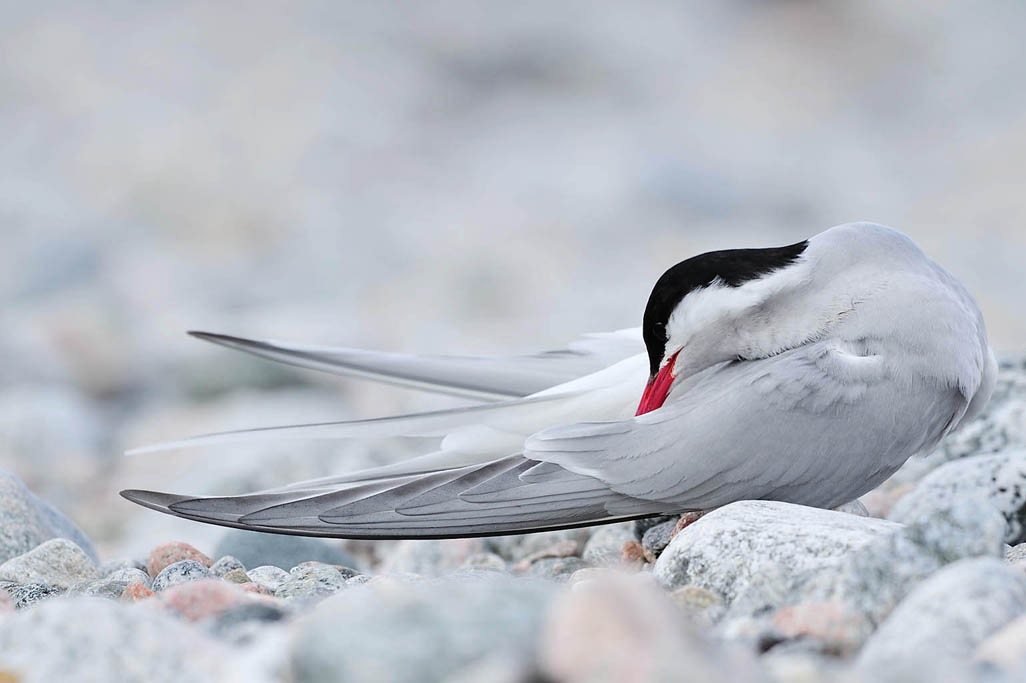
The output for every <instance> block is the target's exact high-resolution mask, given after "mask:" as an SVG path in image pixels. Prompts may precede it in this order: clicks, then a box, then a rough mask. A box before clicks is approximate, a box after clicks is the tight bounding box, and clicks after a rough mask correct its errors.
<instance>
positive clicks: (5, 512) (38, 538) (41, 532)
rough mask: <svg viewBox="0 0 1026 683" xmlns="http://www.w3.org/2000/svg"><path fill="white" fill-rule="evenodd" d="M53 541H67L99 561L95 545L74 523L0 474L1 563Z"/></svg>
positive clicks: (16, 481)
mask: <svg viewBox="0 0 1026 683" xmlns="http://www.w3.org/2000/svg"><path fill="white" fill-rule="evenodd" d="M52 538H66V539H68V540H70V541H72V542H73V543H74V544H75V545H77V546H78V547H79V548H81V549H82V551H83V552H85V554H86V555H88V556H89V558H90V559H91V560H92V561H93V562H96V561H97V560H98V557H97V555H96V550H95V549H94V548H93V544H92V543H91V542H90V541H89V539H88V538H87V537H86V535H85V534H84V533H82V531H81V530H80V529H79V528H78V527H77V526H75V525H74V523H72V522H71V521H70V520H69V519H68V518H67V517H65V516H64V515H62V514H61V513H59V512H58V511H57V510H56V509H54V507H53V506H51V505H50V504H49V503H47V502H46V501H44V500H43V499H41V498H39V497H38V496H37V495H36V494H34V493H32V492H31V491H29V490H28V488H27V487H26V486H25V484H23V483H22V481H21V479H19V478H18V477H16V476H14V475H13V474H11V473H10V472H6V471H4V470H0V562H6V561H7V560H9V559H11V558H12V557H17V556H18V555H24V554H25V553H27V552H29V551H30V550H32V549H33V548H35V547H36V546H38V545H39V544H40V543H43V542H44V541H48V540H50V539H52Z"/></svg>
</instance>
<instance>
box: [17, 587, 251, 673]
mask: <svg viewBox="0 0 1026 683" xmlns="http://www.w3.org/2000/svg"><path fill="white" fill-rule="evenodd" d="M232 660H233V657H232V652H231V651H229V650H228V649H226V648H222V647H221V646H220V645H218V644H217V643H216V642H215V641H212V640H211V639H210V638H209V637H206V636H204V635H202V634H201V633H200V632H198V631H194V630H192V629H189V628H187V627H186V626H184V625H183V624H182V623H180V622H179V621H178V620H177V619H175V618H172V617H168V616H165V615H163V614H160V613H159V612H158V611H157V610H151V609H140V608H137V607H133V606H130V605H124V604H121V603H118V602H114V601H111V600H103V599H101V598H84V597H78V598H62V599H58V600H48V601H46V602H43V603H40V604H39V605H37V606H36V607H34V608H33V609H31V610H28V611H25V612H22V613H20V614H18V615H16V616H13V617H9V618H7V619H3V620H0V671H3V672H5V673H8V674H10V676H11V680H17V681H19V682H20V683H35V682H38V683H52V681H144V680H145V681H153V682H154V683H159V682H161V681H167V682H168V683H180V682H181V681H223V680H228V677H229V674H230V673H231V667H232Z"/></svg>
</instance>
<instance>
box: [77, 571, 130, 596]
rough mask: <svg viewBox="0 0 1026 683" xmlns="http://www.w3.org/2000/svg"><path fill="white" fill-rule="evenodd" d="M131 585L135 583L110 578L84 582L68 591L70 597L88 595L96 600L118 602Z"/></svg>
mask: <svg viewBox="0 0 1026 683" xmlns="http://www.w3.org/2000/svg"><path fill="white" fill-rule="evenodd" d="M131 583H134V582H128V581H115V580H113V579H111V578H110V577H105V578H102V579H95V580H93V581H83V582H82V583H79V584H76V585H74V586H72V587H71V590H69V591H68V595H86V596H89V597H94V598H109V599H111V600H118V599H120V598H121V594H122V593H124V592H125V589H126V588H127V587H128V586H129V585H131Z"/></svg>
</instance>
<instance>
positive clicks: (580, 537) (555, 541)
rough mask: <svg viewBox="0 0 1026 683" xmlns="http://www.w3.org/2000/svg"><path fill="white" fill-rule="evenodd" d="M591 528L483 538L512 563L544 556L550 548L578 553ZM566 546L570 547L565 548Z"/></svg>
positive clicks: (581, 549) (572, 553) (568, 552)
mask: <svg viewBox="0 0 1026 683" xmlns="http://www.w3.org/2000/svg"><path fill="white" fill-rule="evenodd" d="M591 532H592V530H591V529H587V528H581V529H560V530H558V531H544V532H541V533H537V534H521V535H515V536H497V537H495V538H488V539H485V543H486V545H487V546H488V547H489V549H491V550H493V551H494V552H496V553H497V554H498V555H500V556H501V557H502V558H503V559H505V560H506V561H508V562H511V563H513V564H516V563H517V562H521V561H523V560H524V559H526V558H528V557H531V556H538V555H539V553H540V554H541V556H544V555H545V554H546V553H549V552H551V549H552V548H557V547H559V548H563V550H561V551H560V552H564V553H566V554H569V555H580V554H581V552H583V550H584V544H585V543H587V542H588V538H589V537H590V536H591ZM567 548H572V549H571V550H567Z"/></svg>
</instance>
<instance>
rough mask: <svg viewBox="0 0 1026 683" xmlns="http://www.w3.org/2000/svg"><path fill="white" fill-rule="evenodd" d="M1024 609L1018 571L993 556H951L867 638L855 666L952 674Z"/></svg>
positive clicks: (870, 673) (900, 677)
mask: <svg viewBox="0 0 1026 683" xmlns="http://www.w3.org/2000/svg"><path fill="white" fill-rule="evenodd" d="M1024 611H1026V575H1023V573H1022V572H1020V571H1018V570H1016V569H1014V568H1012V567H1009V566H1007V565H1005V564H1003V563H1002V562H1001V561H1000V560H997V559H994V558H976V559H970V560H963V561H960V562H956V563H954V564H952V565H950V566H948V567H945V568H944V569H943V570H941V571H939V572H937V574H936V575H934V576H932V577H930V579H929V580H927V581H925V582H923V583H922V584H920V585H919V586H918V587H917V588H916V589H915V590H913V591H912V593H911V594H910V595H909V596H908V597H907V598H906V599H905V600H904V601H903V602H902V603H901V604H900V605H899V606H898V608H897V609H895V610H894V612H893V613H892V614H891V615H890V616H889V617H888V618H887V620H886V621H885V622H884V623H883V624H882V625H881V626H880V628H879V629H878V630H877V632H876V633H875V634H874V635H873V637H872V638H870V640H869V642H868V643H866V646H865V647H864V648H863V650H862V653H861V654H860V656H859V658H858V669H859V670H860V671H861V672H862V673H863V674H864V676H865V678H866V680H884V681H908V680H911V681H919V680H952V679H953V676H954V675H955V674H956V672H957V673H959V674H963V673H965V672H966V667H967V664H966V663H967V662H968V661H969V658H970V657H971V656H972V654H973V652H974V650H975V649H976V647H977V646H978V645H979V644H980V643H981V642H982V641H983V640H984V639H985V638H987V636H989V635H991V634H992V633H994V632H996V631H997V630H998V629H1000V628H1002V627H1003V626H1005V625H1006V624H1008V623H1009V622H1011V621H1012V620H1013V619H1015V618H1016V617H1018V616H1019V615H1021V614H1022V613H1023V612H1024ZM938 676H940V677H938Z"/></svg>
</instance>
